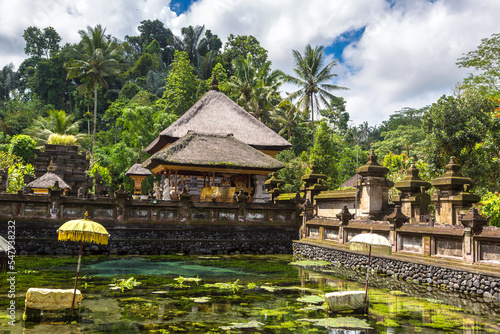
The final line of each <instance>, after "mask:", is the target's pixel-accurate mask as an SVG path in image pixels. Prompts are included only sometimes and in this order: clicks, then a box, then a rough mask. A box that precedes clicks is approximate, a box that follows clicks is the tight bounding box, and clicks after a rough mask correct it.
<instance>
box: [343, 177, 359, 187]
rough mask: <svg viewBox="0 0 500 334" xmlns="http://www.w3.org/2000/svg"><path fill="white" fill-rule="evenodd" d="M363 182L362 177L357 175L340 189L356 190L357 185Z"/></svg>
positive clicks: (345, 182)
mask: <svg viewBox="0 0 500 334" xmlns="http://www.w3.org/2000/svg"><path fill="white" fill-rule="evenodd" d="M358 180H361V175H359V174H356V175H354V176H353V177H351V178H349V179H348V180H346V181H344V183H342V184H341V185H340V188H356V183H357V182H358Z"/></svg>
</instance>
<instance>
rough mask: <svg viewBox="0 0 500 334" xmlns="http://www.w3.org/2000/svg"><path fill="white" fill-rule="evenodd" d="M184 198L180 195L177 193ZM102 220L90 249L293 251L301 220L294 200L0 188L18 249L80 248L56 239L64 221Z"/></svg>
mask: <svg viewBox="0 0 500 334" xmlns="http://www.w3.org/2000/svg"><path fill="white" fill-rule="evenodd" d="M181 197H182V196H181ZM85 212H88V214H89V217H88V218H89V219H91V220H93V221H96V222H99V223H101V224H102V225H103V226H104V227H105V228H106V229H107V230H108V232H109V233H110V235H111V237H110V239H109V245H108V246H92V245H87V246H86V250H87V252H90V253H108V254H111V253H114V254H167V253H178V252H185V253H204V254H228V253H238V252H239V253H252V254H265V253H291V252H292V240H293V239H297V237H298V230H299V227H300V221H301V218H300V217H299V213H300V212H299V210H297V207H296V206H295V205H294V204H291V203H282V204H274V203H246V202H245V201H240V203H219V202H216V203H215V202H214V203H212V202H193V201H191V200H190V198H189V197H187V198H183V200H180V201H160V200H145V201H140V200H131V199H129V196H128V194H125V193H119V192H118V193H116V195H115V197H114V198H99V199H83V198H76V197H68V196H62V192H60V191H50V193H49V196H47V195H22V194H18V195H8V194H0V235H3V234H5V233H7V222H8V221H9V220H14V221H15V222H16V249H17V251H18V252H20V253H21V252H22V253H23V254H55V253H59V254H62V253H67V254H69V253H72V252H75V251H77V245H76V244H73V243H71V242H70V243H62V242H58V241H57V233H56V230H57V228H58V227H59V226H61V225H62V224H63V223H64V222H66V221H68V220H71V219H79V218H83V217H84V214H85Z"/></svg>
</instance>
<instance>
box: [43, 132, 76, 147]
mask: <svg viewBox="0 0 500 334" xmlns="http://www.w3.org/2000/svg"><path fill="white" fill-rule="evenodd" d="M47 144H53V145H65V146H74V145H77V144H76V137H75V136H73V135H60V134H57V133H53V134H51V135H50V136H49V139H47Z"/></svg>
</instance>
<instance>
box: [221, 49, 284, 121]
mask: <svg viewBox="0 0 500 334" xmlns="http://www.w3.org/2000/svg"><path fill="white" fill-rule="evenodd" d="M233 65H234V76H232V77H231V78H230V79H229V80H228V82H227V85H228V87H229V91H230V93H231V96H232V97H233V99H234V100H235V101H236V102H237V103H238V104H239V105H240V106H241V107H242V108H243V109H245V110H246V111H248V112H249V113H251V114H252V115H253V116H255V117H256V118H257V119H259V120H260V121H263V122H265V123H267V124H268V125H270V123H271V116H272V112H273V111H274V109H275V106H277V105H278V104H279V99H278V96H279V95H278V88H279V86H280V85H281V81H280V80H279V79H280V76H281V74H280V72H278V71H271V70H270V65H271V63H270V62H266V63H265V64H264V65H262V67H261V68H259V69H257V68H255V66H254V63H253V56H252V55H251V54H248V55H247V57H246V58H243V57H239V58H237V59H236V60H235V61H233Z"/></svg>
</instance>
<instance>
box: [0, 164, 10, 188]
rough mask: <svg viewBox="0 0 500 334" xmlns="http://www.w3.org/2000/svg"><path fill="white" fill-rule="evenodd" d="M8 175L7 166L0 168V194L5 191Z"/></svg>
mask: <svg viewBox="0 0 500 334" xmlns="http://www.w3.org/2000/svg"><path fill="white" fill-rule="evenodd" d="M8 177H9V174H8V171H7V168H5V169H0V194H1V193H6V192H7V179H8Z"/></svg>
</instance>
